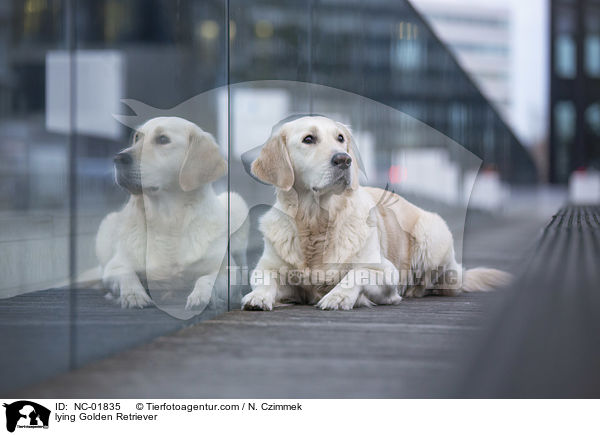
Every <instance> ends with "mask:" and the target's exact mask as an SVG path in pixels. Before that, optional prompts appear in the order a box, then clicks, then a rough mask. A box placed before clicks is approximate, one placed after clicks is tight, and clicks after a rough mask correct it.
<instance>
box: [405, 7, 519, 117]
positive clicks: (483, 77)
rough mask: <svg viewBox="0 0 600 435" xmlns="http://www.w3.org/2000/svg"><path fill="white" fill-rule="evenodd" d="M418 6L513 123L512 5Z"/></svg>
mask: <svg viewBox="0 0 600 435" xmlns="http://www.w3.org/2000/svg"><path fill="white" fill-rule="evenodd" d="M414 5H415V7H416V8H417V9H418V10H419V12H420V13H421V14H423V16H424V18H425V19H426V20H427V21H428V22H429V23H430V25H431V27H432V28H433V30H434V32H435V33H436V34H437V35H438V36H439V37H440V39H441V40H442V41H443V42H444V43H445V44H446V45H447V46H448V48H449V49H450V50H451V51H452V53H453V54H454V55H455V57H456V59H457V60H458V62H459V63H460V66H461V67H462V68H463V69H464V70H465V72H466V73H467V74H469V75H470V76H471V77H472V78H473V80H474V81H475V83H476V84H477V85H478V86H479V88H480V89H481V91H482V93H483V95H484V96H485V97H486V98H487V99H488V100H489V101H490V102H492V104H493V105H494V106H495V107H496V108H497V109H498V110H499V111H500V113H501V114H502V116H503V118H504V119H506V120H509V119H510V116H511V110H512V109H513V101H512V97H513V91H512V73H513V71H512V55H513V51H514V49H513V47H512V44H513V39H512V38H511V27H512V26H513V25H514V23H513V22H512V21H513V16H512V14H511V10H510V9H509V7H508V4H507V3H506V2H504V3H494V2H491V3H488V2H477V3H473V2H463V3H456V2H452V1H451V2H448V1H445V2H444V1H440V0H415V1H414Z"/></svg>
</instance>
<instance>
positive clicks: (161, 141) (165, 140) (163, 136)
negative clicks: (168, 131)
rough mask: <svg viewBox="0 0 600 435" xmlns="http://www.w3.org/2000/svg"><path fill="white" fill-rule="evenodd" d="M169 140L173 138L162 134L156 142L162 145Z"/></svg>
mask: <svg viewBox="0 0 600 435" xmlns="http://www.w3.org/2000/svg"><path fill="white" fill-rule="evenodd" d="M169 142H171V139H169V137H168V136H165V135H164V134H161V135H160V136H158V137H157V138H156V143H157V144H160V145H164V144H167V143H169Z"/></svg>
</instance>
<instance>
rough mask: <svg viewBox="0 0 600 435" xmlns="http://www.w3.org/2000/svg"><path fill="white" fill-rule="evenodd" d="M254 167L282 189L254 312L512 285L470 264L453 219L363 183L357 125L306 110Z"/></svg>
mask: <svg viewBox="0 0 600 435" xmlns="http://www.w3.org/2000/svg"><path fill="white" fill-rule="evenodd" d="M251 170H252V173H253V174H254V175H255V176H256V177H257V178H258V179H260V180H262V181H264V182H266V183H268V184H272V185H273V186H275V187H276V193H277V199H276V203H275V205H274V206H273V207H272V209H271V210H269V211H268V212H267V213H266V214H265V215H263V216H262V218H261V221H260V229H261V231H262V233H263V238H264V252H263V254H262V257H261V258H260V260H259V261H258V264H257V266H256V268H255V270H254V271H253V272H252V275H251V285H252V291H251V292H250V293H249V294H247V295H245V296H244V298H243V299H242V307H243V308H244V309H247V310H271V309H272V308H273V306H274V305H276V304H278V303H284V302H296V303H308V304H316V305H317V306H318V307H319V308H322V309H327V310H338V309H339V310H350V309H352V308H354V307H359V306H372V305H375V304H398V303H399V302H400V301H401V300H402V296H408V297H411V296H412V297H421V296H424V295H425V293H426V290H428V289H433V290H435V291H436V292H437V293H441V294H448V295H454V294H457V293H458V292H460V291H476V290H488V289H491V288H493V287H495V286H499V285H503V284H505V283H506V282H507V281H508V279H509V277H510V275H509V274H507V273H505V272H502V271H499V270H495V269H488V268H476V269H471V270H466V271H463V268H462V267H461V266H460V265H459V264H458V263H457V262H456V260H455V255H454V244H453V238H452V234H451V232H450V230H449V229H448V226H447V225H446V223H445V222H444V220H443V219H442V218H441V217H440V216H439V215H437V214H435V213H430V212H428V211H425V210H422V209H420V208H419V207H417V206H415V205H413V204H411V203H410V202H408V201H406V200H405V199H404V198H402V197H400V196H399V195H396V194H393V193H391V192H388V191H386V190H382V189H377V188H370V187H361V186H360V185H359V171H358V165H357V161H356V152H355V144H354V143H353V138H352V134H351V132H350V129H349V128H348V127H347V126H345V125H343V124H341V123H339V122H335V121H333V120H331V119H329V118H325V117H321V116H307V117H303V118H299V119H296V120H294V121H290V122H288V123H285V124H283V125H282V126H281V128H280V129H279V130H278V131H276V132H274V133H273V135H272V137H271V138H270V139H269V140H268V141H267V143H266V144H265V145H264V146H263V148H262V150H261V152H260V155H259V156H258V158H257V159H256V160H255V161H254V162H253V163H252V168H251Z"/></svg>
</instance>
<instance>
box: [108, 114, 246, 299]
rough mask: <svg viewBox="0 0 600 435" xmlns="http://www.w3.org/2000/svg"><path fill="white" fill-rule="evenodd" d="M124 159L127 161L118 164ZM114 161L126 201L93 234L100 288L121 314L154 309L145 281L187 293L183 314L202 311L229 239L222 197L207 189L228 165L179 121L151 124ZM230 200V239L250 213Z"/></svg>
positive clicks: (207, 138)
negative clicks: (114, 297) (113, 296)
mask: <svg viewBox="0 0 600 435" xmlns="http://www.w3.org/2000/svg"><path fill="white" fill-rule="evenodd" d="M125 155H126V156H129V157H130V158H131V160H128V164H123V163H119V162H120V160H119V158H122V157H123V156H125ZM115 162H116V163H115V166H116V171H115V178H116V181H117V183H118V184H119V185H121V186H122V187H124V188H125V189H127V190H128V191H129V192H130V193H131V196H130V198H129V201H128V202H127V204H126V205H125V207H124V208H123V209H122V210H121V211H119V212H115V213H110V214H109V215H108V216H106V217H105V218H104V220H103V221H102V223H101V224H100V228H99V230H98V234H97V237H96V254H97V256H98V259H99V261H100V264H101V268H102V281H103V283H104V285H105V287H106V288H107V289H110V290H112V291H113V292H114V293H115V294H116V295H119V296H120V302H121V305H122V306H123V307H144V306H147V305H150V304H151V303H152V300H151V298H150V297H149V295H148V293H147V292H146V290H145V288H144V285H143V284H142V282H147V283H150V282H152V283H156V285H160V283H164V285H165V286H166V287H168V286H175V287H176V288H186V289H187V288H189V289H190V290H191V293H190V294H189V296H188V298H187V305H186V308H188V309H194V310H202V309H204V308H205V307H206V305H207V304H208V303H209V301H210V298H211V295H212V289H213V285H214V283H215V280H216V278H217V274H218V272H219V270H220V268H221V264H222V261H223V259H224V257H225V255H226V249H227V240H228V234H227V194H226V193H223V194H220V195H218V196H217V195H216V194H215V192H214V190H213V187H212V184H211V183H212V181H214V180H216V179H218V178H220V177H221V176H223V175H225V174H226V172H227V162H226V161H225V160H224V159H223V157H221V155H220V154H219V148H218V146H217V144H216V143H215V141H214V139H213V137H212V136H211V135H210V134H209V133H206V132H204V131H203V130H201V129H200V128H199V127H198V126H196V125H195V124H193V123H191V122H189V121H187V120H184V119H181V118H175V117H161V118H154V119H151V120H150V121H148V122H146V123H145V124H144V125H142V126H141V127H140V128H139V129H138V130H137V132H136V134H135V136H134V139H133V143H132V145H131V146H130V147H129V148H126V149H125V150H123V151H122V152H121V153H119V154H118V155H117V157H116V159H115ZM229 199H230V205H231V213H230V218H231V222H230V228H231V231H232V232H233V231H235V230H236V229H238V228H239V227H240V226H241V225H242V223H243V222H244V220H245V218H246V216H247V214H248V209H247V206H246V204H245V202H244V200H243V199H242V198H241V197H240V196H239V195H237V194H235V193H231V194H230V197H229ZM242 249H245V247H242ZM177 286H179V287H177Z"/></svg>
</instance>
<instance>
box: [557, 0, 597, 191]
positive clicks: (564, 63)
mask: <svg viewBox="0 0 600 435" xmlns="http://www.w3.org/2000/svg"><path fill="white" fill-rule="evenodd" d="M550 13H551V18H550V22H551V33H550V38H551V39H550V50H551V52H550V59H551V69H550V110H549V116H550V179H551V181H553V182H559V183H564V182H566V181H567V180H568V179H569V175H570V174H571V172H573V171H574V170H577V169H585V168H587V167H595V168H597V169H600V2H598V1H596V0H572V1H567V0H552V2H551V8H550Z"/></svg>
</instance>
